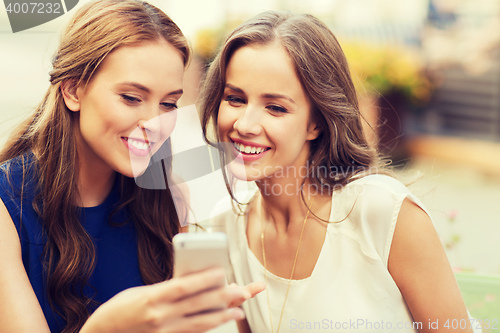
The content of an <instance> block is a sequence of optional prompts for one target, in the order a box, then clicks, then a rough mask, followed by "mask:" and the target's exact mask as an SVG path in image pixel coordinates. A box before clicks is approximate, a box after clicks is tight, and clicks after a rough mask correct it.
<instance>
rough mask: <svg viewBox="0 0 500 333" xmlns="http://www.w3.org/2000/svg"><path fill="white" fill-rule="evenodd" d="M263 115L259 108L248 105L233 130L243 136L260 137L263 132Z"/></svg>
mask: <svg viewBox="0 0 500 333" xmlns="http://www.w3.org/2000/svg"><path fill="white" fill-rule="evenodd" d="M260 118H261V114H260V112H259V109H258V108H257V107H254V106H252V105H250V104H248V105H247V106H246V107H245V109H244V110H242V112H241V113H240V114H239V117H238V119H236V121H235V122H234V124H233V128H234V129H235V130H236V131H238V133H239V134H241V135H259V134H260V133H261V132H262V125H261V119H260Z"/></svg>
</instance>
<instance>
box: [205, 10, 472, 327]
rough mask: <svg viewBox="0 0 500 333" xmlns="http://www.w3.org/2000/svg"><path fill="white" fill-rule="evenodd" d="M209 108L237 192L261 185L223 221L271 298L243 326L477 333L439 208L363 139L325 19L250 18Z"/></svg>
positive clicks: (238, 32)
mask: <svg viewBox="0 0 500 333" xmlns="http://www.w3.org/2000/svg"><path fill="white" fill-rule="evenodd" d="M200 106H201V112H202V124H203V130H204V134H205V138H206V139H207V141H209V142H211V144H213V145H217V146H219V147H220V148H221V150H222V151H223V154H221V155H222V156H223V158H224V159H225V161H223V162H222V163H223V165H225V164H226V162H227V164H228V169H229V173H230V177H226V181H227V185H228V188H231V185H232V182H231V181H230V180H229V178H231V177H235V178H237V179H240V180H246V181H255V183H256V185H257V187H258V189H259V191H257V192H256V194H255V196H254V197H253V198H252V200H251V201H250V202H249V203H248V205H247V206H246V207H241V206H239V208H240V212H237V211H236V212H235V211H233V210H229V211H226V212H225V213H223V214H221V215H219V216H217V217H216V218H214V220H213V222H214V224H215V225H218V226H220V227H221V228H222V229H223V230H225V231H226V232H227V233H228V235H229V239H230V252H231V264H232V266H233V271H234V279H235V282H237V283H239V284H248V283H250V282H253V281H263V280H264V281H266V283H267V288H266V293H267V296H266V293H262V294H260V295H258V296H257V297H256V298H255V299H253V300H250V301H249V302H247V303H245V304H243V309H244V310H245V314H246V317H247V321H248V324H249V327H244V325H243V326H242V330H245V329H246V330H247V329H251V330H252V331H253V332H259V333H264V332H279V331H282V332H312V331H316V330H317V331H321V330H332V331H334V330H342V331H349V332H351V331H352V332H355V331H358V332H372V331H383V332H393V331H394V332H403V331H406V332H415V331H420V332H429V331H433V332H437V331H443V332H444V331H448V329H447V328H446V327H444V325H445V323H446V321H447V320H448V321H449V323H450V322H451V321H452V320H454V319H456V320H458V321H459V322H464V321H465V323H466V324H467V325H466V329H464V330H463V331H470V329H469V328H470V323H469V321H468V320H467V319H468V316H467V310H466V308H465V305H464V302H463V300H462V297H461V294H460V291H459V289H458V286H457V283H456V281H455V278H454V276H453V272H452V270H451V268H450V265H449V263H448V261H447V258H446V255H445V252H444V250H443V248H442V246H441V243H440V241H439V238H438V236H437V234H436V231H435V229H434V227H433V224H432V222H431V219H430V217H429V214H428V213H427V211H426V210H425V208H424V207H423V206H422V204H421V203H420V201H419V200H418V199H417V198H416V197H415V196H414V195H413V194H411V193H410V192H409V191H408V190H407V188H406V187H405V186H404V185H402V184H401V183H400V182H398V181H397V180H396V179H394V178H393V177H390V173H389V172H387V171H384V168H383V162H382V161H381V159H380V158H379V156H378V153H377V151H376V150H375V149H374V148H373V147H371V146H370V145H369V144H368V143H367V141H366V139H365V136H364V133H363V129H362V126H361V122H362V117H361V115H360V112H359V107H358V101H357V96H356V91H355V89H354V86H353V83H352V80H351V76H350V72H349V67H348V63H347V60H346V58H345V56H344V54H343V52H342V49H341V47H340V45H339V43H338V42H337V40H336V38H335V37H334V35H333V34H332V32H331V31H330V30H329V29H328V28H327V27H326V26H325V24H323V23H322V22H321V21H319V20H318V19H316V18H314V17H312V16H310V15H291V14H288V13H277V12H266V13H263V14H260V15H258V16H256V17H254V18H252V19H250V20H249V21H247V22H245V23H243V24H242V25H241V26H240V27H238V28H236V29H235V30H234V31H233V32H232V33H231V34H230V35H229V36H228V37H227V39H226V41H225V42H224V44H223V46H222V49H221V51H220V53H219V54H218V55H217V56H216V58H215V60H214V61H213V63H212V64H211V66H210V68H209V71H208V74H207V77H206V80H205V83H204V88H203V95H202V99H201V105H200ZM211 126H213V129H214V130H213V131H212V130H211V129H210V128H211ZM210 133H215V136H216V137H215V138H212V137H210V135H209V134H210ZM231 195H232V197H233V199H234V200H236V198H235V196H234V194H233V193H231ZM435 322H439V327H438V329H435V328H436V325H435V324H433V325H431V323H435Z"/></svg>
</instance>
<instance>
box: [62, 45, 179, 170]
mask: <svg viewBox="0 0 500 333" xmlns="http://www.w3.org/2000/svg"><path fill="white" fill-rule="evenodd" d="M183 75H184V62H183V58H182V55H181V53H180V52H179V51H178V50H177V49H176V48H174V47H173V46H172V45H171V44H169V43H167V42H165V41H163V40H161V41H152V42H144V43H141V44H139V45H136V46H125V47H120V48H118V49H116V50H114V51H113V52H111V53H110V54H109V55H108V56H107V57H106V58H105V59H104V61H103V62H102V63H101V64H100V65H99V67H98V70H97V71H96V72H95V73H94V75H93V77H92V79H91V80H90V82H89V84H88V85H87V86H86V87H84V86H83V87H78V88H77V89H76V91H74V92H72V91H71V89H70V88H67V89H66V90H65V91H66V93H64V92H63V95H64V100H65V102H66V105H67V107H68V108H69V109H70V110H72V111H75V112H79V121H78V129H77V133H76V138H77V147H78V153H79V157H80V161H81V163H84V164H85V166H84V167H86V168H88V169H91V170H93V172H104V173H109V172H112V171H117V172H119V173H121V174H123V175H125V176H128V177H133V176H138V175H139V174H140V173H142V172H143V171H144V170H145V168H146V167H147V165H148V163H149V159H150V157H151V155H153V154H154V153H155V152H156V151H157V150H158V149H159V148H160V146H161V144H162V143H163V142H164V141H165V140H166V139H167V138H168V136H169V135H170V134H171V132H172V130H173V127H174V126H175V119H176V111H175V110H176V109H177V101H178V100H179V98H180V97H181V95H182V82H183Z"/></svg>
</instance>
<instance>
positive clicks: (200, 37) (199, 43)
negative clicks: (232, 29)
mask: <svg viewBox="0 0 500 333" xmlns="http://www.w3.org/2000/svg"><path fill="white" fill-rule="evenodd" d="M221 41H222V31H221V29H213V28H205V29H200V30H198V32H197V33H196V35H195V39H194V52H195V54H196V55H198V56H199V57H201V58H202V59H204V60H205V62H208V61H210V59H212V58H213V57H214V55H215V53H216V51H217V48H218V47H219V45H220V44H221Z"/></svg>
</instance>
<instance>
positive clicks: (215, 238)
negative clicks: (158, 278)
mask: <svg viewBox="0 0 500 333" xmlns="http://www.w3.org/2000/svg"><path fill="white" fill-rule="evenodd" d="M172 243H173V244H174V260H175V274H176V275H178V276H182V275H186V274H190V273H194V272H199V271H202V270H204V269H207V268H211V267H216V266H220V267H223V268H224V269H227V268H228V267H229V252H228V245H227V235H226V234H225V233H223V232H196V233H189V232H187V233H180V234H177V235H175V236H174V238H173V240H172Z"/></svg>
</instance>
